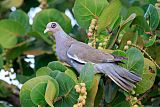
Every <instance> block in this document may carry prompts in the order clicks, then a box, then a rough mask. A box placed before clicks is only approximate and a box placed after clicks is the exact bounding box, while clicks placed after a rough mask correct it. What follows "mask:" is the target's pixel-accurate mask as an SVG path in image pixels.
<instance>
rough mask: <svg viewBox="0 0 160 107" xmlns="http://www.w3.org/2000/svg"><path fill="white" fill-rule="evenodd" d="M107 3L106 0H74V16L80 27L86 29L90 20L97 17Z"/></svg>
mask: <svg viewBox="0 0 160 107" xmlns="http://www.w3.org/2000/svg"><path fill="white" fill-rule="evenodd" d="M107 5H108V2H107V0H101V1H100V2H99V0H76V1H75V4H74V7H73V10H74V16H75V18H76V20H77V22H78V24H79V25H80V26H81V27H83V28H85V29H88V27H89V25H90V22H91V20H92V19H93V18H97V17H99V16H100V14H101V13H102V11H103V9H104V7H106V6H107Z"/></svg>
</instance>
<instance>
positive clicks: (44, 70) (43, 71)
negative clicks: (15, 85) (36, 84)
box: [36, 67, 52, 76]
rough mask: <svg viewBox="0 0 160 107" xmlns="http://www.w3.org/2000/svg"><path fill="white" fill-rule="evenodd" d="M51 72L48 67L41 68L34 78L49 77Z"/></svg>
mask: <svg viewBox="0 0 160 107" xmlns="http://www.w3.org/2000/svg"><path fill="white" fill-rule="evenodd" d="M51 72H52V70H51V69H50V68H49V67H42V68H40V69H38V70H37V72H36V76H43V75H50V73H51Z"/></svg>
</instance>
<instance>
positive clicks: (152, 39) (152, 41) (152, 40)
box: [145, 35, 157, 47]
mask: <svg viewBox="0 0 160 107" xmlns="http://www.w3.org/2000/svg"><path fill="white" fill-rule="evenodd" d="M156 38H157V35H154V36H153V37H152V38H151V39H149V41H148V42H147V43H146V44H145V47H149V46H152V45H153V44H154V43H155V41H156Z"/></svg>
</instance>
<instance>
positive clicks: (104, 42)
mask: <svg viewBox="0 0 160 107" xmlns="http://www.w3.org/2000/svg"><path fill="white" fill-rule="evenodd" d="M108 40H109V38H108V36H107V37H106V38H105V39H104V41H103V42H101V43H99V45H98V49H104V48H105V47H106V45H107V42H108Z"/></svg>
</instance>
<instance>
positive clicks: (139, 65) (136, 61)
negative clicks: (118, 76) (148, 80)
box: [126, 48, 144, 75]
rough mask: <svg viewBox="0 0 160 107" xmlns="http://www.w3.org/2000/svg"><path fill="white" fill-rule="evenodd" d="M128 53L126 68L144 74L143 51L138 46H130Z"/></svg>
mask: <svg viewBox="0 0 160 107" xmlns="http://www.w3.org/2000/svg"><path fill="white" fill-rule="evenodd" d="M126 54H127V58H128V60H127V63H126V68H127V69H128V70H130V71H133V72H135V73H137V74H139V75H142V73H143V67H144V57H143V55H142V53H141V52H140V51H139V50H138V49H136V48H130V49H128V50H127V51H126Z"/></svg>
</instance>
